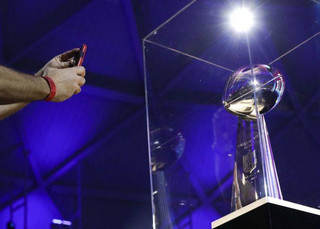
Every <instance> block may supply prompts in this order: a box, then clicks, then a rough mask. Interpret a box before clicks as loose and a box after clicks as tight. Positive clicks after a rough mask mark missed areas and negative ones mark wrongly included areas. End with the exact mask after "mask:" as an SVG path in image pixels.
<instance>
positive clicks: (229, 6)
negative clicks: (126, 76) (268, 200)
mask: <svg viewBox="0 0 320 229" xmlns="http://www.w3.org/2000/svg"><path fill="white" fill-rule="evenodd" d="M238 8H240V9H246V10H249V11H250V12H252V15H253V16H252V18H251V20H252V26H251V28H250V30H248V31H241V32H239V31H237V30H238V29H237V27H236V29H235V28H234V26H231V25H230V17H232V13H233V12H235V11H234V10H235V9H238ZM240 19H241V17H240ZM319 31H320V2H319V1H316V0H310V1H298V0H294V1H288V0H269V1H262V0H261V1H219V0H198V1H197V0H194V1H191V2H190V3H189V4H187V5H186V6H185V7H183V8H182V9H181V10H179V11H178V12H177V13H176V14H175V15H173V16H172V17H171V18H169V19H168V20H167V21H165V22H164V23H163V24H161V25H160V26H159V27H158V28H156V29H155V30H154V31H152V32H151V33H150V34H149V35H148V36H147V37H145V39H144V40H143V47H144V64H145V93H146V106H147V122H148V141H149V146H148V147H149V148H148V149H149V160H150V180H151V193H152V209H153V226H154V228H157V229H162V228H210V224H211V222H212V221H214V220H216V219H219V218H221V217H222V216H225V215H227V214H229V213H230V212H232V211H235V210H237V209H240V208H242V207H244V206H246V205H248V204H250V203H253V202H255V201H257V200H259V199H261V198H263V197H266V196H270V197H273V198H276V199H284V200H288V201H291V202H295V203H298V204H302V205H305V206H309V207H312V208H319V207H320V197H319V195H318V193H317V192H318V190H319V189H320V182H319V174H320V166H319V161H320V153H319V146H320V135H319V134H320V132H319V129H320V119H319V118H318V116H319V112H320V107H319V105H320V103H319V97H320V90H319V86H320V72H319V70H318V65H319V63H320V32H319Z"/></svg>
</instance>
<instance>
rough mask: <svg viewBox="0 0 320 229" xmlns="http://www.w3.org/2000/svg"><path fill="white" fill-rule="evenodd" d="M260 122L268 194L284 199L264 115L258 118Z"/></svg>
mask: <svg viewBox="0 0 320 229" xmlns="http://www.w3.org/2000/svg"><path fill="white" fill-rule="evenodd" d="M257 121H258V122H260V128H261V131H260V136H261V141H262V142H261V143H260V144H261V146H262V147H261V150H262V154H263V156H262V158H263V161H262V163H263V168H264V173H265V174H264V177H265V182H266V184H265V186H266V192H267V193H266V196H269V197H274V198H277V199H283V197H282V192H281V188H280V183H279V178H278V174H277V169H276V165H275V162H274V157H273V153H272V147H271V143H270V139H269V133H268V130H267V125H266V122H265V119H264V116H263V115H260V117H259V118H258V120H257Z"/></svg>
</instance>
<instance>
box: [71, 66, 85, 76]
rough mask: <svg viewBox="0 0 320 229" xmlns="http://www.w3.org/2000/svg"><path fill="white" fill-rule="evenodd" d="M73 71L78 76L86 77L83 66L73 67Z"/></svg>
mask: <svg viewBox="0 0 320 229" xmlns="http://www.w3.org/2000/svg"><path fill="white" fill-rule="evenodd" d="M72 69H73V71H74V72H75V73H76V74H77V75H78V76H82V77H85V75H86V69H85V68H84V67H83V66H77V67H73V68H72Z"/></svg>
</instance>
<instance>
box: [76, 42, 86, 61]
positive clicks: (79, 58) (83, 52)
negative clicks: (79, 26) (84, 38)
mask: <svg viewBox="0 0 320 229" xmlns="http://www.w3.org/2000/svg"><path fill="white" fill-rule="evenodd" d="M86 52H87V45H86V44H83V45H82V46H81V48H80V52H79V53H78V55H76V56H75V66H81V65H82V63H83V60H84V56H85V55H86Z"/></svg>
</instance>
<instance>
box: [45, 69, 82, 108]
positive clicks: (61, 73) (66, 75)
mask: <svg viewBox="0 0 320 229" xmlns="http://www.w3.org/2000/svg"><path fill="white" fill-rule="evenodd" d="M85 75H86V71H85V68H84V67H82V66H80V67H72V68H64V69H54V68H47V69H46V70H45V72H44V76H48V77H50V78H51V79H52V80H53V82H54V83H55V85H56V95H55V97H54V98H53V100H52V101H54V102H61V101H64V100H66V99H69V98H70V97H71V96H72V95H74V94H78V93H80V91H81V87H82V86H83V85H84V84H85V82H86V80H85V78H84V77H85Z"/></svg>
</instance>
